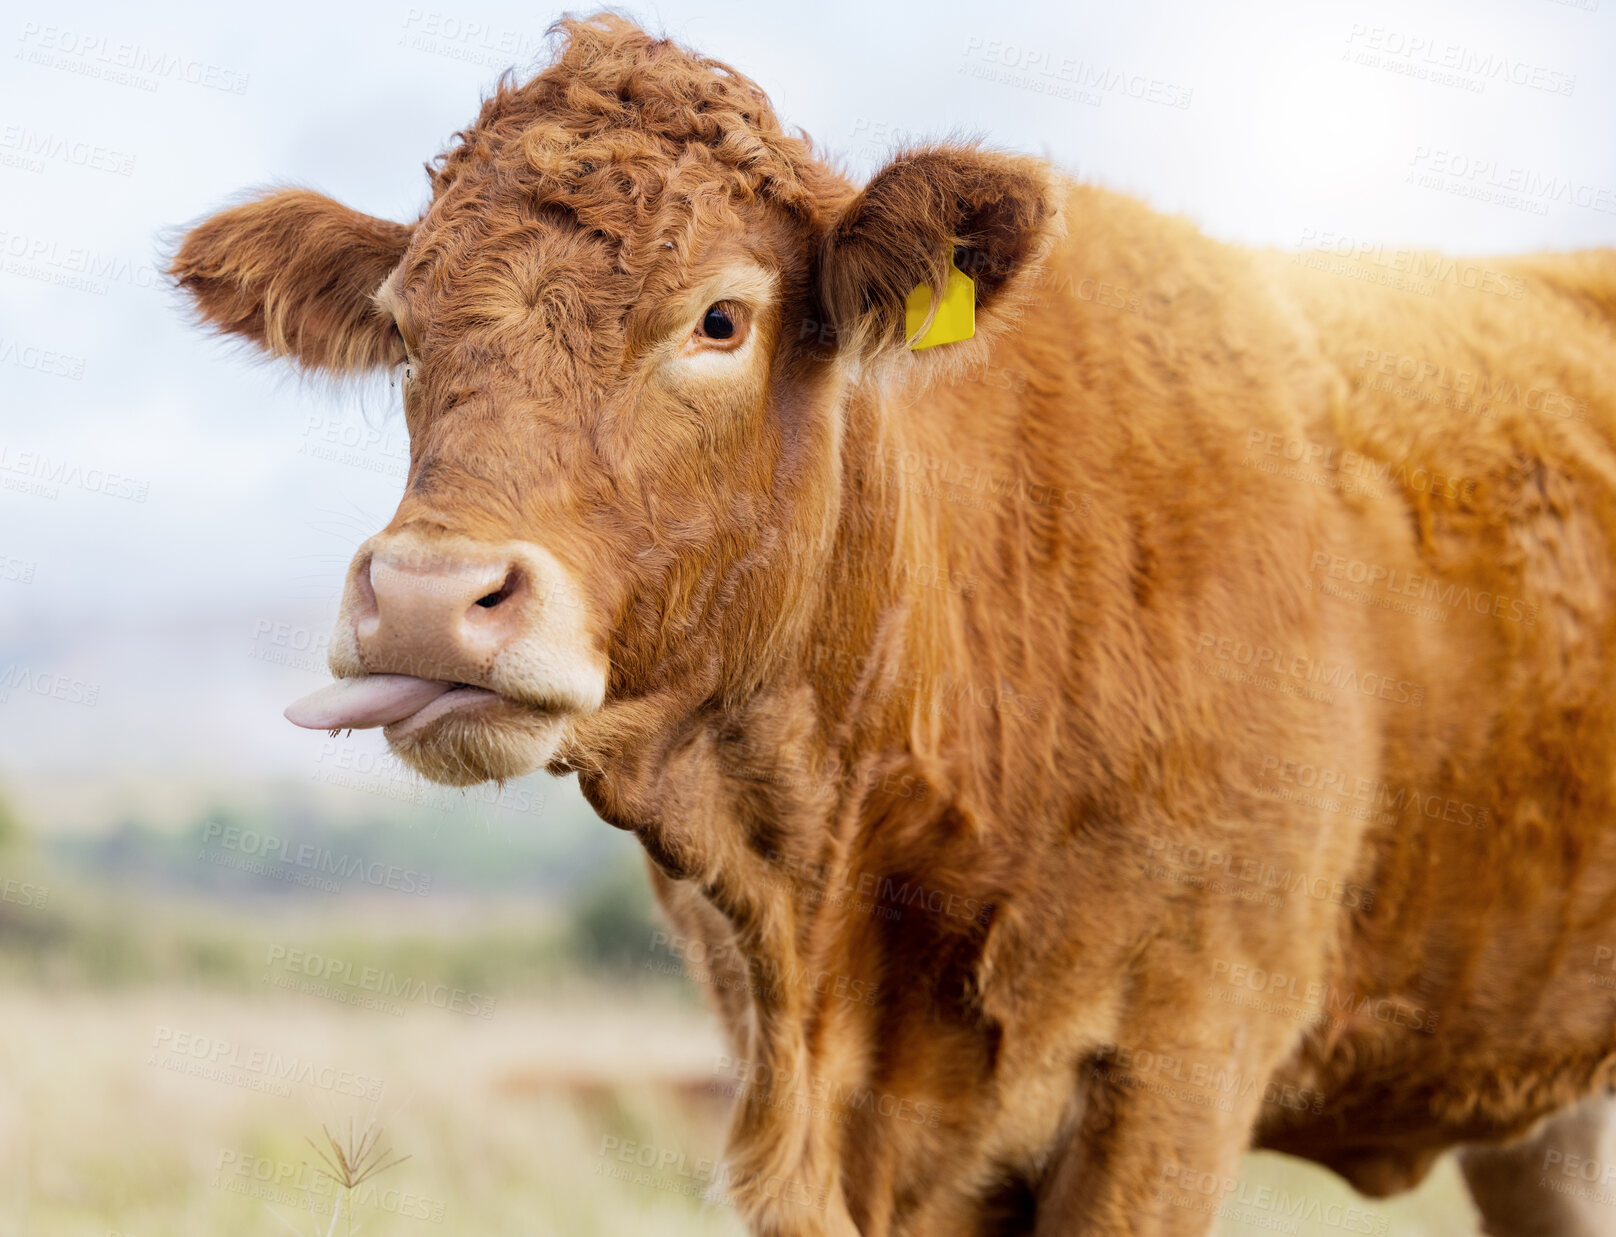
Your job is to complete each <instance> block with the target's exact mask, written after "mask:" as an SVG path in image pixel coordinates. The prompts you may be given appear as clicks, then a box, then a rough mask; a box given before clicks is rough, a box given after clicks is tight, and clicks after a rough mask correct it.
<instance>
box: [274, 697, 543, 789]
mask: <svg viewBox="0 0 1616 1237" xmlns="http://www.w3.org/2000/svg"><path fill="white" fill-rule="evenodd" d="M565 718H566V714H565V713H564V712H561V711H557V710H551V709H546V708H540V707H537V706H535V705H531V704H527V703H524V702H522V701H519V700H513V699H511V698H510V697H508V696H503V695H501V694H500V693H499V692H496V691H493V690H492V689H490V688H486V687H477V686H474V685H473V684H470V683H451V682H447V681H444V680H441V679H421V678H416V677H414V676H412V675H404V674H370V675H359V676H355V677H353V678H345V679H338V680H337V681H336V682H335V683H332V684H330V685H329V686H327V687H322V688H321V689H320V690H319V691H317V692H312V693H311V694H309V695H307V696H304V697H303V698H302V699H301V700H298V701H295V702H294V703H293V704H291V705H290V706H289V707H288V708H287V710H286V719H287V720H288V721H290V722H292V723H293V724H294V725H298V726H303V727H305V728H307V729H310V730H331V731H337V730H368V729H374V728H375V727H378V726H380V727H382V728H383V729H382V733H383V734H384V735H386V737H387V742H388V745H389V746H390V747H391V748H392V749H393V751H394V752H396V753H397V754H398V755H399V757H400V758H402V759H403V760H404V761H405V762H406V763H408V764H410V765H411V766H413V767H414V768H415V769H416V770H417V771H418V772H420V773H422V774H423V775H425V776H426V777H429V778H431V779H432V780H433V781H436V782H445V783H448V784H451V785H456V786H465V785H470V784H472V783H475V782H481V781H487V780H489V779H498V778H508V777H517V776H520V775H521V774H523V773H528V772H531V771H532V770H534V769H537V768H540V767H542V766H543V765H544V764H545V763H546V762H547V761H548V760H549V758H550V756H551V755H552V754H553V753H554V751H555V748H556V746H557V744H558V743H559V741H560V733H561V729H562V726H563V724H564V722H565Z"/></svg>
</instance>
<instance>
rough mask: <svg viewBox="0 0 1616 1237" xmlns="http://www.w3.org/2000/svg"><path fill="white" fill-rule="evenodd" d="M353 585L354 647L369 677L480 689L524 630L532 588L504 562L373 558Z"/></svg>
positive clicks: (395, 554)
mask: <svg viewBox="0 0 1616 1237" xmlns="http://www.w3.org/2000/svg"><path fill="white" fill-rule="evenodd" d="M356 567H357V568H358V570H356V572H355V573H354V578H353V589H354V593H353V599H352V601H353V608H352V611H351V619H352V622H353V634H354V641H355V644H356V647H357V651H358V654H359V660H360V661H361V663H363V665H364V667H365V669H366V670H368V671H369V672H370V673H371V674H408V675H414V676H415V677H417V678H423V679H439V680H444V681H447V682H451V683H472V684H479V685H480V684H485V683H486V682H487V681H488V677H489V674H490V672H491V671H492V668H493V665H494V660H495V658H497V657H498V656H499V654H500V652H501V651H502V650H503V649H504V648H505V647H506V645H508V644H509V643H510V642H511V641H512V640H514V639H516V638H518V637H519V636H520V635H521V634H522V633H523V632H524V630H525V629H526V627H527V626H528V624H527V623H526V622H525V618H526V615H525V611H526V610H527V609H528V608H529V607H530V606H531V605H532V604H533V602H534V589H533V581H532V579H531V578H530V577H529V573H528V572H527V571H525V570H524V568H523V566H522V565H521V564H520V563H517V562H514V561H512V560H511V559H510V558H507V557H505V556H502V555H501V556H492V557H488V558H482V559H479V558H474V557H467V556H465V555H454V556H438V555H435V554H431V553H427V552H423V551H422V550H421V549H420V548H413V549H412V548H403V549H399V550H389V549H386V548H381V549H378V550H376V551H375V552H373V553H372V554H371V556H370V562H369V563H368V564H364V563H361V564H356Z"/></svg>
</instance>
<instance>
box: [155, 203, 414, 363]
mask: <svg viewBox="0 0 1616 1237" xmlns="http://www.w3.org/2000/svg"><path fill="white" fill-rule="evenodd" d="M410 232H411V229H410V228H409V227H408V226H406V225H405V224H401V223H392V222H390V221H388V220H386V219H376V218H373V217H372V216H370V215H362V214H360V213H359V212H358V211H355V210H349V209H348V208H347V207H346V206H343V205H342V204H341V203H340V202H334V201H332V200H331V199H330V198H327V197H323V196H321V195H320V194H318V193H311V192H309V191H308V190H306V189H290V190H285V191H283V192H280V193H272V194H270V195H268V196H267V197H262V198H258V199H257V200H255V201H251V202H247V203H245V204H244V205H241V206H235V207H232V208H231V209H229V210H226V211H221V212H220V213H219V214H217V215H214V216H213V217H212V218H210V219H207V220H205V221H204V222H202V223H200V224H198V225H197V226H196V227H194V228H192V229H191V230H190V231H189V232H188V233H187V234H186V235H185V238H184V239H183V240H182V241H181V242H180V247H179V251H178V252H177V253H176V254H175V255H174V258H173V260H172V261H171V262H170V263H169V268H168V270H169V274H170V275H171V276H173V278H174V280H175V282H177V283H178V284H179V286H180V287H182V288H184V289H185V290H186V291H187V292H189V293H190V294H191V296H192V298H193V299H194V301H195V302H196V307H197V311H198V313H199V314H200V315H201V317H202V320H203V321H204V322H205V323H207V324H208V325H209V326H212V327H215V328H217V329H218V330H221V331H225V332H228V333H230V334H232V335H240V336H243V337H244V338H246V339H249V340H251V341H252V342H253V343H255V344H257V345H258V346H259V347H260V348H262V349H264V350H265V351H266V352H270V353H273V354H275V355H276V356H285V357H290V358H291V359H292V360H294V361H296V362H297V363H298V364H299V365H302V366H303V367H304V368H306V369H311V370H322V371H324V372H327V373H335V374H349V373H358V372H361V371H363V370H367V369H374V368H376V367H378V366H383V365H390V364H393V363H394V362H396V361H398V360H400V359H402V356H403V348H402V345H401V344H400V343H399V340H398V333H397V330H396V329H395V328H394V326H393V323H392V319H391V318H390V317H389V316H388V315H387V314H385V313H383V312H382V311H381V310H379V309H378V308H377V307H376V304H375V302H374V301H373V300H372V295H373V294H374V293H375V291H376V289H377V288H378V287H379V286H380V285H381V282H382V281H383V280H384V279H386V278H387V275H388V272H390V271H391V270H392V269H393V268H394V267H395V266H397V265H398V263H399V261H400V259H402V258H403V256H404V250H405V248H406V246H408V244H409V240H410Z"/></svg>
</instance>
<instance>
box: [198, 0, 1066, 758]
mask: <svg viewBox="0 0 1616 1237" xmlns="http://www.w3.org/2000/svg"><path fill="white" fill-rule="evenodd" d="M563 34H564V35H565V39H566V41H565V43H564V45H563V46H562V49H561V52H560V55H559V56H558V58H557V60H556V63H555V64H554V65H552V66H551V68H549V69H548V70H546V71H545V72H544V73H543V74H541V75H540V76H539V77H538V78H536V79H534V80H533V81H532V82H530V83H528V84H527V85H526V86H524V87H521V88H520V89H511V88H508V87H502V88H501V89H500V91H499V92H498V93H497V94H496V96H495V97H494V98H492V99H490V100H489V101H488V102H487V103H486V104H485V105H484V108H483V111H482V115H481V116H480V117H479V120H478V122H477V124H476V125H475V126H474V127H473V128H472V129H470V130H468V131H467V132H465V133H463V134H462V135H461V139H462V140H461V143H460V144H459V145H458V146H457V147H455V148H454V149H453V150H451V151H450V152H449V153H448V154H446V155H445V156H443V157H442V158H440V159H439V160H438V161H437V163H436V164H435V165H434V166H433V168H432V185H433V200H432V203H431V205H430V206H429V208H428V209H427V210H426V212H425V213H424V214H423V216H422V217H421V218H420V220H418V221H417V222H416V223H415V224H414V225H410V226H405V225H399V224H393V223H388V222H385V221H381V220H377V219H373V218H371V217H369V216H364V215H360V214H358V213H357V212H354V211H351V210H349V209H347V208H346V207H343V206H341V205H339V204H338V203H336V202H333V201H331V200H329V199H327V198H323V197H320V196H319V195H316V194H312V193H307V192H300V191H291V192H284V193H278V194H273V195H271V196H268V197H265V198H261V199H259V200H256V201H253V202H250V203H248V204H246V205H243V206H240V207H237V208H235V209H232V210H229V211H225V212H224V213H222V214H220V215H217V216H215V217H213V218H212V219H209V220H207V221H206V222H204V223H203V224H202V225H200V226H199V227H197V228H196V229H194V230H193V231H192V232H191V233H190V234H189V235H188V236H187V237H186V239H185V241H184V244H183V245H182V247H181V249H180V251H179V253H178V254H177V256H176V258H175V261H174V264H173V271H174V274H175V275H176V277H177V278H178V279H179V281H180V282H181V284H182V285H183V286H184V287H186V288H187V289H188V290H189V291H190V292H191V293H192V294H193V295H194V297H195V299H196V302H197V304H198V307H199V309H200V311H201V313H202V315H203V317H204V318H205V319H206V320H207V321H208V322H210V323H212V324H213V325H215V326H218V327H221V328H223V329H225V330H228V331H232V332H235V333H238V334H242V335H246V336H248V337H249V338H251V339H253V340H254V341H255V342H257V343H259V344H260V345H261V346H263V347H265V348H266V349H268V350H270V351H272V352H276V353H279V354H282V355H287V356H290V357H292V358H293V359H295V360H297V361H298V362H300V363H302V364H303V365H304V366H306V367H309V368H312V369H319V370H325V371H331V372H338V373H353V372H359V371H365V370H373V369H381V368H388V367H391V368H392V369H393V370H395V372H396V375H397V381H398V385H399V387H400V388H401V390H402V396H403V405H404V416H405V419H406V422H407V425H408V428H409V435H410V470H409V477H408V483H407V487H406V491H405V494H404V497H403V500H402V501H401V502H400V504H399V508H398V511H397V513H396V515H395V516H394V518H393V521H392V523H391V524H389V525H388V527H387V528H386V529H385V530H383V531H382V532H381V533H379V534H378V535H376V536H375V537H373V538H371V539H370V540H369V541H367V542H366V543H365V544H364V545H362V546H361V547H360V549H359V552H358V554H357V555H356V556H355V558H354V561H353V565H352V567H351V569H350V571H349V574H348V580H347V586H346V590H345V595H344V599H343V603H342V611H341V616H340V618H339V620H338V625H337V631H336V633H335V634H334V636H333V639H332V642H331V647H332V655H331V665H332V670H333V672H334V673H335V674H336V676H337V678H338V680H339V682H338V684H337V685H335V686H334V687H333V688H331V689H327V690H326V691H325V692H322V693H318V694H317V696H316V697H314V698H311V699H310V700H309V701H308V702H304V703H303V704H301V705H300V706H294V709H293V710H292V711H290V712H289V716H292V717H293V719H294V720H296V721H299V722H300V723H302V724H305V725H315V726H321V727H332V728H337V727H347V726H365V725H370V726H374V725H384V726H386V728H387V729H386V735H387V738H388V741H389V743H390V744H391V745H392V747H393V749H394V750H395V751H396V752H397V753H398V754H399V755H400V756H401V757H402V758H403V759H405V760H406V761H408V762H409V763H410V764H411V765H413V766H414V767H415V768H417V769H418V770H420V771H421V772H422V773H424V774H425V775H427V776H429V777H432V778H435V779H437V780H440V781H445V782H451V783H456V784H465V783H470V782H476V781H481V780H484V779H487V778H503V777H510V776H515V775H518V774H520V773H524V772H527V771H529V770H532V769H534V768H537V767H540V766H543V765H545V764H546V763H549V762H552V761H556V760H558V759H559V760H562V761H563V762H564V761H565V760H566V759H567V750H566V748H567V745H568V744H569V743H570V744H577V743H579V742H580V741H582V740H583V739H587V738H588V737H589V736H591V735H593V736H594V737H595V739H596V740H597V742H596V743H594V744H588V743H586V744H585V747H589V746H594V747H596V748H597V750H598V749H600V748H603V747H609V746H610V745H611V744H610V742H609V736H610V735H611V734H612V733H613V728H614V726H615V727H616V730H617V732H618V733H619V734H620V735H621V733H622V732H624V731H626V730H631V729H634V728H635V727H639V728H641V729H643V728H644V726H645V724H646V718H647V717H648V716H652V717H654V716H657V715H662V714H669V713H674V714H676V713H679V712H681V711H688V710H689V709H692V708H695V707H697V706H698V705H699V704H700V703H701V702H703V701H708V700H714V699H724V698H725V697H727V696H729V695H731V694H734V693H738V692H744V691H746V690H748V689H749V688H750V687H752V686H755V685H756V683H757V682H759V681H761V680H762V679H763V678H764V677H766V675H767V673H768V668H769V666H770V664H771V663H774V664H778V663H779V661H780V660H781V658H783V657H784V655H785V652H786V650H787V649H788V648H789V646H790V644H791V642H792V640H793V639H794V638H796V637H798V636H799V635H800V631H799V628H800V626H801V624H802V623H803V622H804V621H805V620H806V617H807V615H808V612H809V607H807V606H806V605H805V604H803V603H804V598H805V595H806V593H807V592H808V591H810V590H811V589H812V587H813V585H814V582H815V580H816V579H817V578H818V577H819V568H820V566H821V564H822V563H823V561H824V559H825V557H826V556H827V555H829V554H830V552H831V548H832V542H833V537H834V531H835V524H836V519H837V514H838V510H839V505H840V492H839V490H840V478H841V475H842V469H841V466H840V465H841V461H840V458H839V455H838V444H839V441H840V437H841V435H840V432H839V431H840V417H841V415H842V404H843V403H844V396H843V392H844V391H845V389H846V385H847V380H848V374H849V371H850V368H851V367H853V366H855V365H856V366H867V365H869V364H870V363H871V362H874V361H878V360H879V359H880V358H881V357H882V356H886V355H894V354H897V355H901V349H902V344H903V341H902V338H901V336H902V306H903V301H904V298H905V297H906V295H907V294H908V292H909V290H910V289H911V288H913V287H914V285H915V284H916V283H918V282H921V281H929V282H931V283H932V284H933V286H934V287H939V288H940V287H941V286H942V282H943V279H944V277H945V275H946V271H947V262H948V261H949V258H950V256H951V255H953V254H954V253H955V251H956V249H957V248H961V247H963V248H965V249H966V250H967V251H968V255H969V259H970V262H971V265H972V268H973V271H974V273H975V274H976V275H977V278H978V285H979V292H980V296H979V300H981V299H990V298H991V297H992V296H993V295H994V294H995V293H996V291H997V290H998V288H999V287H1001V286H1002V285H1003V284H1004V283H1006V282H1007V281H1008V279H1009V277H1010V275H1011V274H1012V273H1013V272H1014V270H1015V269H1016V267H1017V266H1018V264H1020V263H1022V262H1024V261H1025V259H1026V258H1027V257H1028V255H1029V254H1030V253H1031V252H1032V251H1033V250H1034V248H1035V247H1036V245H1037V243H1038V241H1039V238H1040V236H1041V235H1042V233H1043V232H1044V231H1045V230H1046V229H1045V228H1044V226H1043V225H1044V222H1045V220H1046V218H1047V216H1048V214H1049V208H1048V205H1047V202H1046V194H1047V186H1046V185H1045V183H1044V181H1043V179H1042V177H1041V176H1040V175H1039V174H1038V172H1037V171H1036V169H1035V168H1034V167H1033V166H1031V165H1029V164H1027V163H1025V162H1023V161H1018V160H1012V159H1008V158H1004V157H999V156H991V155H985V154H981V153H979V152H975V151H971V150H951V149H946V148H945V149H939V150H936V151H932V152H926V153H922V154H918V155H912V156H910V157H908V158H906V159H904V160H901V161H899V162H898V163H895V164H894V165H893V166H892V167H891V168H889V169H888V170H887V171H886V172H884V173H883V174H882V175H881V176H879V177H877V178H876V180H875V181H873V182H872V183H871V185H870V187H869V188H867V189H866V190H865V191H864V192H863V193H862V194H859V195H856V196H855V195H854V194H853V193H852V192H851V190H850V189H849V188H848V187H847V186H846V185H845V183H844V182H842V181H841V180H840V179H839V178H837V177H836V176H835V175H834V174H832V173H831V172H829V171H828V170H827V169H825V168H824V167H823V166H822V165H820V164H819V163H817V162H816V161H815V160H814V159H813V157H812V155H811V153H810V151H809V149H808V146H807V144H806V143H805V142H803V141H800V140H798V139H795V138H791V137H788V136H786V135H785V134H784V133H783V132H782V131H781V129H780V127H779V125H778V123H777V122H776V121H775V119H774V117H773V115H772V113H771V112H770V111H769V107H768V103H767V100H766V99H765V98H764V96H763V95H762V93H761V92H760V91H759V90H758V89H757V88H756V87H755V86H753V85H752V84H751V83H749V82H747V81H746V80H745V79H744V78H741V77H739V76H738V75H734V74H732V73H730V72H729V71H727V70H724V69H723V68H722V66H717V65H714V64H713V63H712V62H709V61H705V60H702V59H699V58H697V57H694V56H692V55H690V54H689V53H686V52H684V51H682V50H681V49H679V48H677V47H675V46H673V45H671V44H668V43H665V42H662V41H659V40H654V39H651V38H650V37H649V36H647V35H645V34H644V33H643V32H641V31H639V30H637V29H635V28H634V27H632V26H630V25H628V24H627V23H624V22H621V21H619V20H617V19H612V18H602V19H596V20H595V21H592V22H588V23H567V24H565V25H564V27H563Z"/></svg>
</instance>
